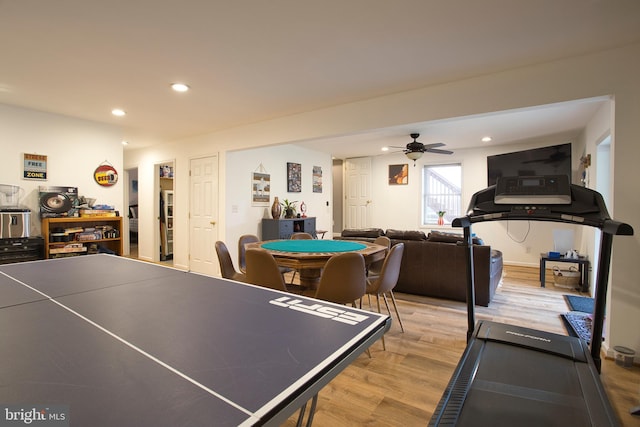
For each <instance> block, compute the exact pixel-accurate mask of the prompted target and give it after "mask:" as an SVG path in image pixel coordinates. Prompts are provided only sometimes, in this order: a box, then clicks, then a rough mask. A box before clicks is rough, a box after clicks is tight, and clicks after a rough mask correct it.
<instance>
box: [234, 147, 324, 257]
mask: <svg viewBox="0 0 640 427" xmlns="http://www.w3.org/2000/svg"><path fill="white" fill-rule="evenodd" d="M287 162H291V163H300V164H301V166H302V192H300V193H288V192H287ZM260 165H262V166H263V167H264V169H266V171H267V172H266V173H268V174H270V175H271V203H273V199H274V197H276V196H277V197H278V199H279V200H280V201H281V202H282V200H284V199H289V200H293V201H297V202H298V203H297V206H298V208H299V207H300V203H301V202H303V201H304V203H305V205H306V206H307V216H308V217H315V218H316V229H319V230H331V221H332V217H333V215H332V209H333V208H332V201H333V179H332V175H331V166H332V161H331V156H330V155H329V154H327V153H322V152H318V151H313V150H308V149H305V148H301V147H296V146H293V145H280V146H275V147H270V148H258V149H253V150H242V151H237V152H229V153H227V161H226V176H225V179H224V182H225V184H224V185H225V187H226V200H225V203H223V204H222V205H221V207H222V209H224V210H225V213H224V215H225V217H226V226H225V238H224V239H225V242H226V243H227V246H228V247H229V253H230V254H231V256H232V259H233V260H234V263H236V267H237V261H236V260H237V259H238V256H237V255H238V248H237V242H238V238H239V237H240V236H242V235H243V234H255V235H257V236H258V237H260V236H261V235H262V228H261V221H262V218H271V206H268V207H257V206H252V205H251V173H252V172H254V171H255V172H258V171H259V170H258V169H259V167H260ZM314 166H320V167H321V168H322V186H323V188H322V193H314V192H313V190H312V171H313V167H314ZM298 212H300V210H299V209H298ZM329 236H330V234H328V235H326V236H325V237H326V238H329Z"/></svg>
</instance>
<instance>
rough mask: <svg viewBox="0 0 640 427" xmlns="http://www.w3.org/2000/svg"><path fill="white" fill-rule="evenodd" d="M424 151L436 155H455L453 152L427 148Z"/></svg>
mask: <svg viewBox="0 0 640 427" xmlns="http://www.w3.org/2000/svg"><path fill="white" fill-rule="evenodd" d="M424 151H426V152H427V153H434V154H453V151H449V150H440V149H438V148H427V149H426V150H424Z"/></svg>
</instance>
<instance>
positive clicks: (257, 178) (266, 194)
mask: <svg viewBox="0 0 640 427" xmlns="http://www.w3.org/2000/svg"><path fill="white" fill-rule="evenodd" d="M270 199H271V175H269V174H268V173H265V172H251V206H269V204H270Z"/></svg>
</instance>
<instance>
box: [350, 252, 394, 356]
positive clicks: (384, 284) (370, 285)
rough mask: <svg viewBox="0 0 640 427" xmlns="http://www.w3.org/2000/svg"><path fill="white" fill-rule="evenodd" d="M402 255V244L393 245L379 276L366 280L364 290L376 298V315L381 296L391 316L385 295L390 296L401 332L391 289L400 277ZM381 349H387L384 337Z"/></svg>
mask: <svg viewBox="0 0 640 427" xmlns="http://www.w3.org/2000/svg"><path fill="white" fill-rule="evenodd" d="M403 253H404V243H398V244H396V245H393V247H392V248H391V249H390V250H389V254H387V256H386V258H385V259H384V263H383V264H382V270H381V271H380V275H379V276H377V277H376V278H375V279H370V280H368V281H367V289H366V293H367V294H368V295H375V296H376V302H377V305H378V313H380V296H381V295H382V298H383V299H384V304H385V305H386V306H387V311H388V312H389V315H391V309H390V308H389V302H388V300H387V294H389V295H390V296H391V301H392V302H393V308H394V310H395V312H396V316H397V317H398V323H399V324H400V330H402V332H404V325H403V324H402V319H401V318H400V312H399V311H398V305H397V304H396V298H395V296H393V288H395V286H396V284H397V283H398V277H400V264H401V263H402V254H403ZM360 303H361V305H362V300H361V301H360ZM382 348H384V349H385V350H386V349H387V347H386V344H385V342H384V335H383V336H382Z"/></svg>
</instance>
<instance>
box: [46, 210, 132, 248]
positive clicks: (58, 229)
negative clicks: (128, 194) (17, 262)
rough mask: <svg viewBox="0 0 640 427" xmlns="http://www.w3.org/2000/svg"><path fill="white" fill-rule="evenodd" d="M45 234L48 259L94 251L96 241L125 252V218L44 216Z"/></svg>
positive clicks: (102, 245) (105, 246)
mask: <svg viewBox="0 0 640 427" xmlns="http://www.w3.org/2000/svg"><path fill="white" fill-rule="evenodd" d="M103 229H108V231H104V230H103ZM65 230H66V231H68V232H66V233H65ZM91 230H94V231H91ZM42 237H43V238H44V257H45V258H58V257H63V256H77V255H85V254H87V253H93V251H92V246H93V245H94V244H95V245H98V246H99V247H102V248H104V249H108V250H110V251H113V252H114V253H116V254H117V255H122V252H123V247H122V217H120V216H116V217H80V218H43V219H42Z"/></svg>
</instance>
